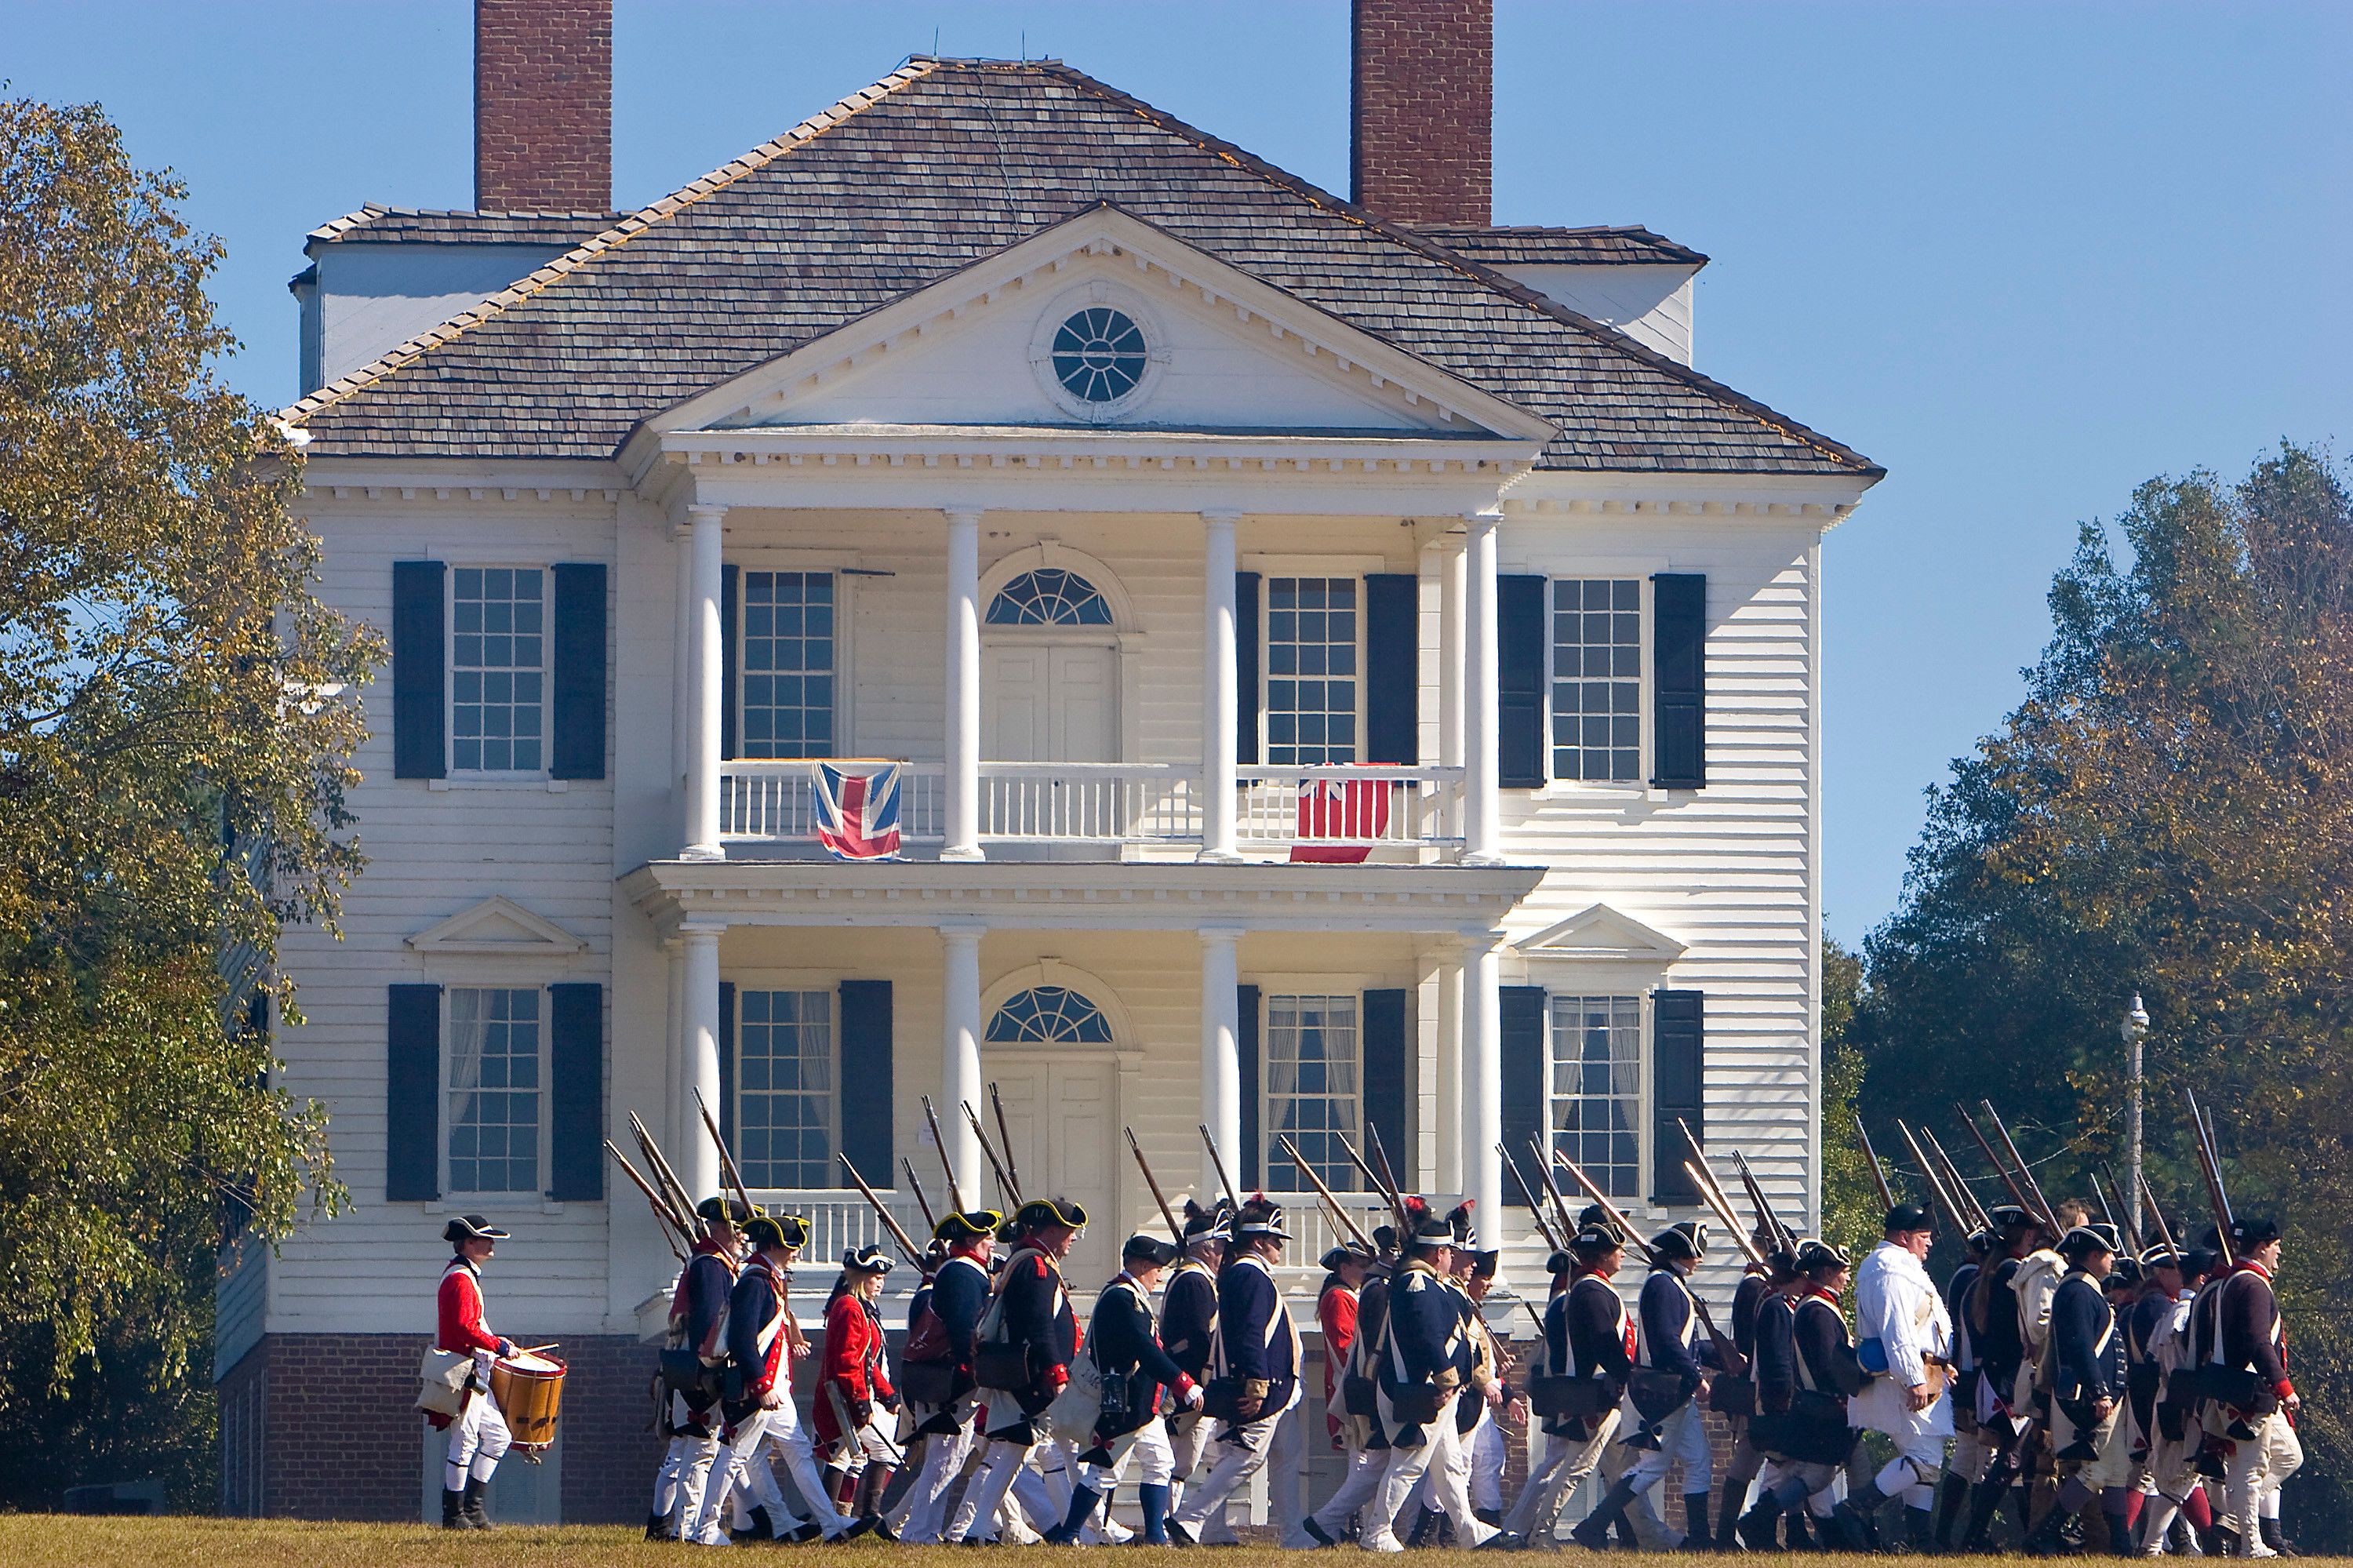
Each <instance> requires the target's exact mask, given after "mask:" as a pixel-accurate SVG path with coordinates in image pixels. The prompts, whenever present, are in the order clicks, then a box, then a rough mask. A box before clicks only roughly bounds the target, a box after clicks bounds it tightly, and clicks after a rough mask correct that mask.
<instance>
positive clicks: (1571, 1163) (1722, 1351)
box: [1552, 1149, 1747, 1369]
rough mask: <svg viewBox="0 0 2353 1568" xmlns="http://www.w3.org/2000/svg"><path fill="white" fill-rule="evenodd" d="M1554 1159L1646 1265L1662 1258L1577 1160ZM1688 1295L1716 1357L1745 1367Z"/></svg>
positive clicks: (1702, 1306) (1703, 1307) (1557, 1155)
mask: <svg viewBox="0 0 2353 1568" xmlns="http://www.w3.org/2000/svg"><path fill="white" fill-rule="evenodd" d="M1552 1157H1553V1159H1554V1160H1556V1161H1558V1162H1559V1164H1560V1166H1561V1167H1562V1169H1564V1170H1566V1171H1567V1172H1568V1173H1569V1174H1570V1175H1571V1176H1573V1177H1575V1178H1576V1179H1577V1185H1578V1186H1580V1187H1582V1188H1584V1189H1585V1192H1586V1196H1588V1197H1589V1198H1591V1199H1592V1200H1593V1201H1594V1202H1597V1203H1599V1204H1600V1205H1601V1212H1602V1213H1605V1214H1607V1215H1609V1223H1610V1224H1613V1225H1616V1226H1617V1227H1618V1230H1619V1233H1620V1234H1621V1235H1623V1236H1624V1237H1625V1238H1626V1239H1627V1241H1629V1242H1630V1243H1631V1244H1632V1245H1634V1246H1635V1247H1637V1248H1639V1249H1640V1250H1641V1254H1642V1260H1643V1261H1644V1262H1645V1263H1652V1264H1655V1263H1656V1262H1658V1258H1659V1255H1658V1254H1657V1253H1655V1252H1652V1251H1651V1244H1650V1243H1648V1242H1646V1241H1644V1240H1643V1239H1642V1238H1641V1236H1639V1235H1636V1234H1634V1222H1633V1221H1631V1220H1630V1219H1628V1218H1627V1217H1626V1215H1625V1213H1624V1212H1623V1211H1621V1210H1620V1208H1619V1207H1618V1205H1617V1204H1615V1203H1613V1202H1610V1201H1609V1193H1607V1192H1603V1191H1602V1190H1601V1189H1600V1188H1599V1187H1597V1186H1595V1185H1594V1184H1593V1179H1592V1178H1591V1177H1589V1176H1588V1175H1587V1174H1586V1173H1585V1172H1584V1171H1580V1170H1579V1169H1577V1161H1575V1160H1571V1159H1570V1158H1569V1157H1568V1156H1567V1155H1566V1154H1563V1153H1562V1152H1561V1151H1560V1150H1557V1149H1556V1150H1553V1151H1552ZM1686 1294H1688V1295H1689V1296H1690V1297H1691V1304H1692V1309H1693V1310H1694V1311H1695V1312H1697V1313H1698V1314H1699V1320H1700V1326H1701V1327H1702V1328H1704V1329H1705V1330H1707V1333H1708V1338H1709V1339H1710V1340H1714V1341H1715V1351H1716V1356H1717V1358H1718V1359H1719V1360H1720V1361H1722V1362H1723V1364H1724V1365H1725V1367H1726V1368H1727V1369H1729V1368H1734V1367H1744V1366H1746V1364H1747V1358H1746V1357H1745V1356H1743V1355H1742V1354H1741V1353H1740V1351H1739V1349H1738V1348H1737V1347H1736V1346H1735V1345H1734V1344H1733V1342H1732V1341H1731V1340H1729V1339H1726V1338H1725V1334H1724V1331H1723V1330H1721V1329H1718V1328H1717V1327H1716V1326H1715V1315H1714V1314H1713V1313H1711V1312H1709V1311H1708V1309H1707V1303H1706V1302H1705V1301H1704V1300H1703V1299H1702V1298H1700V1294H1699V1292H1698V1291H1696V1290H1693V1291H1688V1292H1686Z"/></svg>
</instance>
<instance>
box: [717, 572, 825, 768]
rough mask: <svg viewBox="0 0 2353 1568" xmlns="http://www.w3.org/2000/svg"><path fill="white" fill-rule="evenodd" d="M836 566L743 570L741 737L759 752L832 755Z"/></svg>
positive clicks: (746, 749)
mask: <svg viewBox="0 0 2353 1568" xmlns="http://www.w3.org/2000/svg"><path fill="white" fill-rule="evenodd" d="M833 612H834V578H833V574H832V573H831V572H766V571H756V572H755V571H747V572H745V573H744V610H743V615H744V626H743V643H742V646H743V654H742V663H743V698H742V705H743V731H742V734H743V741H742V744H741V746H740V747H739V749H740V750H741V751H742V752H743V754H744V756H745V757H747V758H754V757H831V756H833V755H834V754H835V749H834V748H835V742H836V734H835V726H834V648H835V641H834V622H833Z"/></svg>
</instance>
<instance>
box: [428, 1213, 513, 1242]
mask: <svg viewBox="0 0 2353 1568" xmlns="http://www.w3.org/2000/svg"><path fill="white" fill-rule="evenodd" d="M508 1234H509V1233H507V1232H505V1231H502V1230H501V1229H500V1228H499V1227H498V1226H496V1225H494V1224H491V1222H490V1221H488V1220H486V1219H484V1218H483V1217H482V1216H481V1215H480V1214H459V1216H458V1217H457V1218H456V1219H454V1220H451V1221H450V1222H449V1223H448V1224H446V1225H444V1226H442V1227H441V1239H442V1240H443V1241H446V1242H448V1243H449V1244H450V1245H453V1246H454V1245H457V1244H458V1243H459V1242H470V1241H493V1242H502V1241H505V1240H506V1239H507V1238H508Z"/></svg>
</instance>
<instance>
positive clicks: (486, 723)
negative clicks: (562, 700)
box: [449, 567, 547, 773]
mask: <svg viewBox="0 0 2353 1568" xmlns="http://www.w3.org/2000/svg"><path fill="white" fill-rule="evenodd" d="M450 612H451V613H450V618H449V625H450V637H449V673H450V682H449V763H450V767H451V768H453V769H454V770H456V771H458V772H461V773H537V772H541V771H543V770H544V769H545V768H546V767H547V690H546V687H547V636H546V626H547V572H546V571H545V570H544V569H543V568H542V567H458V568H457V569H456V570H455V571H453V572H451V573H450Z"/></svg>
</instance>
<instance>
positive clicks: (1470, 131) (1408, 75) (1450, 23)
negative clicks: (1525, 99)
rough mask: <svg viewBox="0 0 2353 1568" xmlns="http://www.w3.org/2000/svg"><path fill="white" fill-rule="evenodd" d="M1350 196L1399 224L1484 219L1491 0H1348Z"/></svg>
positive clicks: (1487, 212)
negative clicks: (1350, 32)
mask: <svg viewBox="0 0 2353 1568" xmlns="http://www.w3.org/2000/svg"><path fill="white" fill-rule="evenodd" d="M1353 23H1354V28H1353V37H1352V44H1353V56H1354V58H1353V60H1352V62H1351V68H1352V69H1351V75H1352V78H1353V83H1352V91H1351V92H1350V94H1349V105H1348V109H1349V116H1348V118H1349V144H1348V176H1349V185H1350V189H1351V194H1352V197H1353V199H1354V200H1355V201H1356V203H1357V205H1358V206H1360V207H1366V208H1369V209H1370V210H1371V211H1372V213H1373V214H1374V216H1375V217H1385V218H1389V219H1391V220H1393V221H1395V222H1398V223H1459V224H1481V225H1483V224H1486V223H1489V222H1492V221H1493V195H1494V178H1495V176H1494V142H1495V132H1494V119H1495V89H1494V81H1495V11H1494V0H1354V16H1353Z"/></svg>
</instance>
